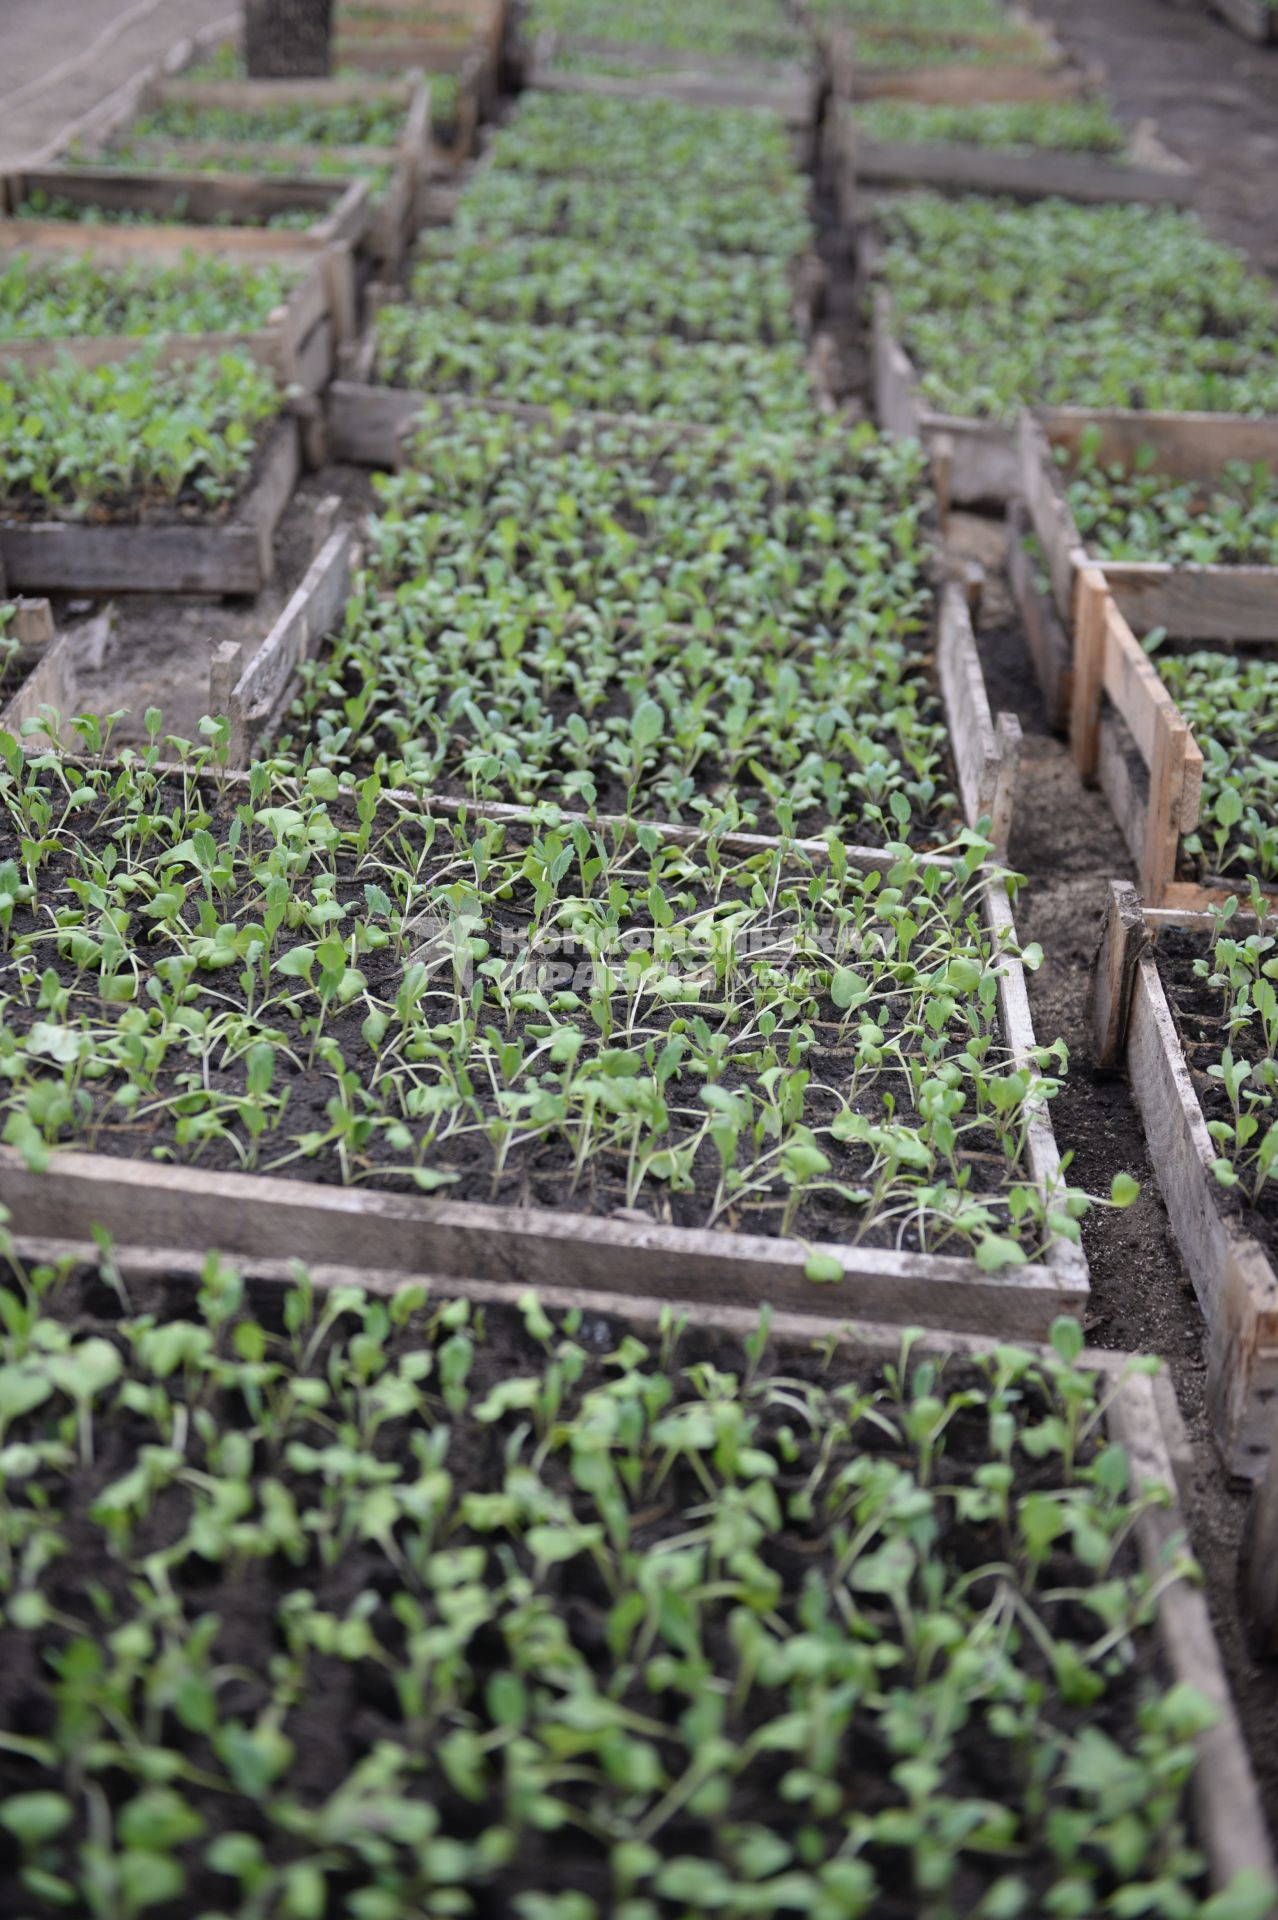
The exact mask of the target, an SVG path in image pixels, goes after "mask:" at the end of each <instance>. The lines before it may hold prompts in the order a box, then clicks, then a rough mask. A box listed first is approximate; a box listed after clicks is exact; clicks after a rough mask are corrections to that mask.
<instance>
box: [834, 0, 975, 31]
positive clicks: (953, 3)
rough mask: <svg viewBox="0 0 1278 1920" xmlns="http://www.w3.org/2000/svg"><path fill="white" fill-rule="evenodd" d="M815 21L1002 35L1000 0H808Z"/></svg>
mask: <svg viewBox="0 0 1278 1920" xmlns="http://www.w3.org/2000/svg"><path fill="white" fill-rule="evenodd" d="M808 3H809V5H810V6H811V7H812V10H813V12H814V13H815V14H816V16H817V17H818V19H827V18H828V19H833V20H846V21H849V22H850V23H851V24H852V25H854V26H855V25H856V24H857V23H863V24H865V25H867V26H875V27H904V28H911V29H924V28H930V29H931V30H932V31H933V32H940V31H943V32H946V33H960V34H992V33H1005V32H1007V31H1008V30H1009V21H1008V16H1007V13H1006V10H1005V9H1004V7H1003V5H1002V0H808Z"/></svg>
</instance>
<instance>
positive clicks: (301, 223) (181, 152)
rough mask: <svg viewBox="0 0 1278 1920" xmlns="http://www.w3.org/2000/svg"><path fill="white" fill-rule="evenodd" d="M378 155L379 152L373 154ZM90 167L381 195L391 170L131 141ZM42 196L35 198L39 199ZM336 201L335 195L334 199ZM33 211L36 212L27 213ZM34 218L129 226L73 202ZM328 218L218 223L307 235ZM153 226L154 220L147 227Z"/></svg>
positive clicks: (344, 160)
mask: <svg viewBox="0 0 1278 1920" xmlns="http://www.w3.org/2000/svg"><path fill="white" fill-rule="evenodd" d="M376 151H379V150H376ZM86 158H87V160H88V162H89V164H91V165H93V166H95V167H118V168H122V169H124V170H125V171H127V172H130V173H132V172H134V171H138V170H141V171H143V172H160V173H258V174H263V175H265V176H268V177H272V176H273V177H274V178H276V179H287V180H298V179H302V180H343V181H345V180H367V182H368V187H369V192H370V193H373V194H380V193H382V192H384V191H385V188H386V186H387V183H388V182H389V180H390V178H391V174H392V171H393V169H392V168H391V166H390V165H389V164H388V163H387V162H386V161H384V160H377V159H369V158H368V157H367V156H366V155H365V154H363V153H361V152H360V151H358V150H355V151H352V150H351V149H350V148H348V147H347V148H340V149H336V150H334V151H333V152H332V153H326V152H323V151H320V152H318V153H315V154H314V155H312V156H310V157H308V158H307V159H306V161H305V163H304V164H301V163H299V161H298V160H297V159H295V158H294V157H293V156H291V155H289V154H288V153H287V152H286V151H285V150H284V149H283V148H280V149H278V150H277V151H274V152H268V153H264V152H262V150H261V149H260V148H259V149H242V148H237V147H235V146H227V147H219V148H218V149H217V150H216V151H215V152H212V153H210V152H206V151H205V150H204V149H203V148H202V147H201V148H196V149H192V148H190V147H182V146H158V145H155V144H154V143H152V142H150V141H148V142H146V143H145V144H144V145H139V144H138V143H137V142H135V141H133V140H131V139H120V140H117V141H114V142H113V143H112V145H111V146H109V147H106V148H104V149H103V150H102V152H100V153H94V154H92V155H90V156H86ZM40 197H41V196H35V198H36V199H37V200H38V199H39V198H40ZM334 199H335V200H336V195H334ZM31 210H32V211H33V212H34V207H32V208H31ZM35 217H36V218H44V219H51V218H52V219H63V220H99V219H103V218H106V219H112V218H113V219H115V220H122V221H124V222H125V223H126V224H131V220H130V216H129V214H127V213H124V214H112V213H111V212H110V211H108V212H106V213H105V214H104V213H103V211H102V210H100V209H98V208H96V207H90V208H85V209H83V210H82V209H80V208H79V207H77V206H76V205H75V203H74V202H70V201H66V200H60V201H57V202H56V211H53V212H51V213H45V214H43V215H40V214H38V213H36V214H35ZM179 217H180V216H179V215H177V214H173V215H166V216H164V222H165V224H167V223H168V221H169V220H171V219H176V218H179ZM325 218H327V210H325V209H323V208H319V209H316V208H307V207H302V208H298V209H297V210H295V211H293V212H288V213H283V214H270V215H268V216H267V217H266V218H265V219H262V218H260V217H258V218H255V217H253V216H252V215H250V216H249V217H247V218H244V217H242V216H241V214H240V212H239V211H238V210H237V211H236V212H235V214H234V215H227V216H224V218H223V221H222V224H223V225H226V226H237V227H243V226H267V227H273V228H288V227H293V228H296V229H297V230H299V231H305V230H306V229H307V228H308V227H313V226H317V225H318V224H319V222H320V221H321V220H323V219H325ZM155 223H156V216H154V215H152V216H151V218H150V224H155Z"/></svg>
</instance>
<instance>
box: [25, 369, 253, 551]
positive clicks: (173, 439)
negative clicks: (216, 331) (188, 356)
mask: <svg viewBox="0 0 1278 1920" xmlns="http://www.w3.org/2000/svg"><path fill="white" fill-rule="evenodd" d="M279 405H280V393H279V389H278V388H277V386H276V384H275V381H274V378H273V376H272V375H271V374H270V373H268V372H266V371H265V370H264V369H263V368H262V367H259V366H258V365H257V364H256V362H255V361H253V360H251V359H250V358H249V357H248V355H247V354H243V353H223V354H219V355H217V356H216V357H215V358H213V357H209V358H204V359H201V360H198V361H197V362H195V364H194V365H192V366H188V367H173V368H162V367H159V366H157V365H156V362H155V356H154V354H152V353H147V352H145V351H143V352H139V353H138V354H136V355H134V356H133V357H132V358H131V359H128V360H124V361H120V362H118V363H116V364H114V365H110V366H101V367H87V366H77V365H75V364H73V363H72V362H70V361H62V362H60V363H58V364H57V365H55V366H51V367H41V368H39V369H30V368H23V369H22V370H21V371H20V372H19V373H17V374H16V375H14V374H11V375H10V376H9V377H8V378H4V379H0V445H3V447H4V450H5V457H4V467H3V477H2V478H0V488H2V489H3V491H2V492H0V507H3V510H4V511H5V512H6V513H16V514H18V515H19V516H21V515H34V517H36V518H44V517H46V516H47V515H48V513H49V512H50V511H51V510H52V511H54V512H56V513H57V514H58V515H59V516H60V517H62V518H93V519H101V518H115V519H126V520H127V519H134V518H136V517H137V516H138V515H139V514H140V513H142V512H145V511H146V510H147V509H148V508H153V507H165V508H170V509H174V510H178V511H184V512H191V513H195V514H197V515H198V514H205V513H207V512H208V510H209V509H210V508H216V507H218V506H220V505H222V504H223V503H225V502H226V501H228V500H229V499H231V498H232V497H233V496H234V495H235V494H236V493H237V492H238V491H239V489H240V487H241V485H242V484H243V482H244V480H245V479H246V477H247V476H248V473H249V471H250V469H251V467H252V463H253V458H254V455H255V453H256V451H257V448H258V445H259V443H260V440H261V436H262V429H263V427H264V426H265V424H266V423H267V422H268V421H270V420H272V419H273V418H274V416H275V415H276V414H277V413H278V411H279Z"/></svg>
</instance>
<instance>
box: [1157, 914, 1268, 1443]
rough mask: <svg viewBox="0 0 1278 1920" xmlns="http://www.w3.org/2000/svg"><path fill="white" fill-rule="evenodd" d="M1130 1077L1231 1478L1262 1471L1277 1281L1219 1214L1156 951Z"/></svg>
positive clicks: (1209, 1144)
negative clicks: (1198, 1332)
mask: <svg viewBox="0 0 1278 1920" xmlns="http://www.w3.org/2000/svg"><path fill="white" fill-rule="evenodd" d="M1127 1070H1128V1074H1129V1076H1130V1079H1131V1086H1132V1092H1133V1094H1134V1096H1135V1099H1136V1104H1137V1106H1138V1107H1139V1108H1140V1113H1141V1119H1142V1121H1143V1122H1144V1126H1145V1138H1146V1140H1147V1142H1148V1145H1149V1154H1150V1160H1151V1162H1152V1164H1153V1167H1154V1172H1155V1174H1156V1176H1157V1179H1158V1185H1159V1188H1160V1190H1161V1192H1162V1195H1163V1200H1164V1202H1165V1204H1166V1207H1167V1213H1168V1217H1169V1219H1170V1220H1171V1224H1172V1230H1173V1232H1174V1233H1175V1236H1176V1243H1177V1245H1178V1246H1179V1248H1180V1252H1181V1257H1182V1258H1183V1260H1184V1262H1185V1267H1186V1271H1187V1272H1188V1274H1189V1278H1190V1280H1191V1282H1192V1284H1193V1288H1194V1292H1195V1294H1196V1296H1197V1299H1198V1304H1199V1306H1200V1307H1201V1309H1202V1313H1203V1318H1204V1320H1205V1321H1206V1323H1207V1332H1208V1342H1207V1352H1208V1376H1207V1393H1208V1405H1209V1409H1210V1412H1211V1416H1212V1425H1213V1429H1214V1432H1215V1435H1216V1439H1217V1441H1218V1443H1219V1445H1220V1448H1221V1451H1222V1453H1223V1455H1224V1458H1225V1461H1226V1464H1227V1465H1228V1467H1229V1469H1230V1471H1231V1472H1232V1473H1234V1474H1237V1475H1239V1476H1241V1477H1244V1478H1247V1479H1255V1478H1257V1477H1258V1476H1259V1475H1260V1474H1261V1473H1263V1471H1264V1469H1265V1464H1266V1461H1267V1458H1268V1452H1269V1446H1270V1442H1271V1438H1272V1429H1273V1424H1274V1419H1275V1416H1276V1415H1278V1278H1276V1277H1275V1274H1274V1271H1273V1268H1272V1266H1271V1264H1270V1262H1269V1259H1268V1256H1267V1255H1266V1253H1265V1251H1264V1249H1263V1247H1261V1246H1260V1244H1259V1242H1257V1241H1256V1240H1254V1239H1252V1238H1251V1237H1250V1236H1249V1235H1247V1234H1246V1233H1244V1232H1243V1231H1242V1230H1241V1228H1240V1227H1238V1226H1237V1225H1236V1224H1235V1223H1234V1222H1232V1221H1226V1219H1225V1218H1224V1216H1223V1214H1222V1212H1221V1208H1220V1193H1221V1189H1220V1187H1219V1184H1218V1182H1217V1181H1216V1178H1215V1176H1214V1174H1213V1173H1212V1171H1211V1169H1212V1164H1213V1162H1214V1160H1215V1158H1216V1149H1215V1145H1214V1143H1213V1141H1212V1138H1211V1135H1210V1134H1209V1133H1208V1131H1207V1123H1206V1121H1205V1120H1204V1118H1203V1113H1202V1108H1201V1107H1200V1105H1199V1103H1198V1096H1197V1094H1196V1093H1195V1091H1194V1085H1193V1081H1192V1078H1191V1076H1190V1072H1189V1068H1188V1065H1187V1064H1186V1061H1185V1056H1184V1053H1183V1051H1182V1049H1181V1045H1180V1039H1179V1036H1178V1035H1177V1032H1176V1026H1175V1021H1174V1020H1173V1017H1172V1012H1171V1008H1170V1007H1169V1006H1168V1004H1167V997H1166V994H1165V993H1164V991H1163V985H1162V981H1161V980H1160V978H1159V975H1158V967H1157V964H1156V953H1155V951H1150V952H1147V953H1146V954H1145V955H1143V956H1142V958H1141V960H1140V961H1139V963H1138V965H1137V968H1136V973H1135V977H1134V980H1133V987H1132V998H1131V1013H1130V1019H1129V1022H1128V1030H1127Z"/></svg>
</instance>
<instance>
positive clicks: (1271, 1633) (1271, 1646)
mask: <svg viewBox="0 0 1278 1920" xmlns="http://www.w3.org/2000/svg"><path fill="white" fill-rule="evenodd" d="M1238 1575H1239V1586H1240V1587H1241V1589H1242V1593H1243V1602H1244V1606H1245V1608H1246V1611H1247V1613H1248V1615H1249V1616H1250V1621H1251V1626H1252V1630H1253V1633H1254V1634H1255V1637H1256V1639H1257V1640H1258V1641H1259V1642H1260V1645H1261V1647H1262V1649H1263V1651H1264V1652H1265V1653H1267V1654H1268V1655H1269V1657H1270V1658H1271V1659H1272V1658H1273V1657H1274V1656H1275V1655H1278V1425H1276V1426H1275V1428H1274V1432H1273V1435H1272V1437H1271V1440H1270V1447H1269V1470H1268V1472H1267V1473H1266V1474H1265V1477H1264V1479H1263V1480H1262V1481H1261V1482H1260V1484H1259V1485H1258V1486H1257V1488H1256V1491H1255V1494H1254V1495H1253V1498H1252V1506H1251V1511H1250V1513H1249V1514H1248V1516H1247V1528H1246V1532H1245V1534H1244V1536H1243V1544H1242V1552H1241V1554H1240V1556H1239V1565H1238Z"/></svg>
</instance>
